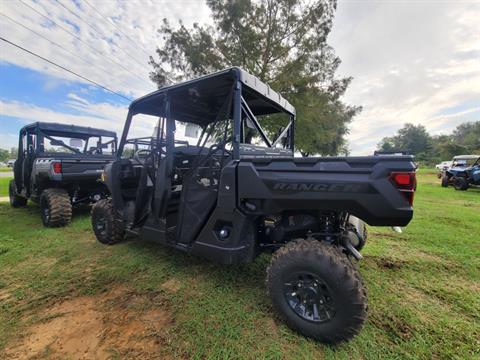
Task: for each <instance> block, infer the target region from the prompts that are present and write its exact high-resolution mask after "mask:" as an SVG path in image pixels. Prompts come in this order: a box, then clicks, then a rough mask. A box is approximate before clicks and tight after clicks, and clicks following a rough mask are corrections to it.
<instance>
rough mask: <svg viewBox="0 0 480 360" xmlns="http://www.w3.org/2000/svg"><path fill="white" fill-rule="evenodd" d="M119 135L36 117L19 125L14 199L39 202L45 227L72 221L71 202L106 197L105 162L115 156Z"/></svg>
mask: <svg viewBox="0 0 480 360" xmlns="http://www.w3.org/2000/svg"><path fill="white" fill-rule="evenodd" d="M116 150H117V135H116V133H115V132H113V131H107V130H102V129H95V128H90V127H83V126H74V125H65V124H56V123H44V122H36V123H33V124H30V125H27V126H25V127H23V128H22V129H21V130H20V136H19V143H18V157H17V160H16V161H15V164H14V170H13V172H14V179H13V180H11V182H10V186H9V195H10V204H11V205H12V206H13V207H20V206H25V205H27V201H28V199H32V200H34V201H38V202H39V205H40V212H41V216H42V221H43V224H44V225H45V226H49V227H57V226H64V225H66V224H68V223H69V222H70V220H71V218H72V206H75V205H78V204H83V203H93V202H95V201H98V200H100V199H101V198H104V197H105V195H106V191H107V189H106V187H105V185H103V184H102V183H101V182H99V181H98V180H99V178H100V174H101V173H102V170H103V167H104V166H105V164H107V163H108V162H110V161H112V160H113V159H114V155H115V153H116Z"/></svg>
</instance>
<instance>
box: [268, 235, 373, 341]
mask: <svg viewBox="0 0 480 360" xmlns="http://www.w3.org/2000/svg"><path fill="white" fill-rule="evenodd" d="M267 290H268V293H269V295H270V297H271V299H272V302H273V306H274V308H275V310H276V311H277V312H278V314H279V316H280V317H281V318H282V319H283V320H284V321H285V322H286V324H287V325H288V326H289V327H290V328H291V329H293V330H295V331H298V332H300V333H302V334H303V335H305V336H308V337H312V338H314V339H317V340H320V341H322V342H325V343H331V344H335V343H339V342H342V341H347V340H350V339H351V338H353V337H354V336H355V335H356V334H358V332H359V331H360V329H361V328H362V325H363V323H364V321H365V319H366V316H367V296H366V291H365V289H364V287H363V284H362V281H361V278H360V274H359V273H358V271H357V270H356V269H355V267H354V265H353V264H352V263H351V262H350V261H349V260H348V258H347V256H346V255H345V254H343V253H342V251H341V250H340V249H339V248H337V247H335V246H333V245H329V244H326V243H322V242H319V241H317V240H313V239H311V240H304V239H301V240H295V241H292V242H290V243H288V244H287V245H285V246H284V247H283V248H281V249H279V250H278V251H277V252H276V253H275V254H274V255H273V258H272V261H271V264H270V266H269V267H268V269H267Z"/></svg>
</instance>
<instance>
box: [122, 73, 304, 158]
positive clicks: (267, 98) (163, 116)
mask: <svg viewBox="0 0 480 360" xmlns="http://www.w3.org/2000/svg"><path fill="white" fill-rule="evenodd" d="M225 106H226V107H228V111H227V113H225ZM222 112H223V114H222ZM278 113H285V114H288V116H289V122H288V124H287V125H286V126H285V127H284V128H283V129H282V131H281V132H280V133H279V134H278V135H277V136H276V137H275V139H273V140H270V139H269V137H268V136H267V134H266V132H265V131H264V129H263V128H262V126H261V125H260V122H259V121H258V119H257V116H259V115H266V114H278ZM137 114H145V115H153V116H156V117H158V118H159V119H160V122H161V123H165V124H164V125H163V126H159V128H162V134H160V133H159V134H157V135H158V137H157V138H158V139H159V141H160V142H161V141H162V135H163V134H164V133H165V136H164V137H163V140H164V141H165V144H164V145H165V146H166V151H167V152H169V151H172V150H173V146H174V142H175V140H174V133H175V130H176V125H175V120H180V121H182V122H185V123H192V124H195V125H198V126H200V127H201V128H202V136H201V138H200V139H199V143H200V140H201V139H202V138H203V136H204V135H208V127H209V125H211V124H212V123H215V122H218V121H220V120H226V119H229V120H232V121H233V129H232V130H233V134H232V139H231V143H232V149H233V159H234V160H239V159H240V157H241V155H242V154H241V152H242V151H241V146H242V144H245V138H246V136H245V130H244V129H245V126H249V127H251V126H253V127H254V128H255V130H256V131H257V132H258V134H259V136H260V138H261V140H262V141H263V143H264V144H265V145H266V146H265V147H266V148H269V149H275V147H276V146H278V145H279V143H280V141H281V140H282V139H286V140H284V141H283V144H282V145H283V147H284V149H287V150H289V151H288V152H287V153H286V152H279V153H281V156H282V155H283V156H285V155H286V154H288V155H293V151H294V127H295V109H294V108H293V106H292V105H291V104H289V103H288V101H286V100H285V99H284V98H283V97H282V96H281V95H279V94H278V93H276V92H275V91H273V90H272V89H271V88H270V87H268V85H266V84H264V83H262V82H261V81H260V80H258V79H257V78H255V77H254V76H252V75H250V74H248V73H247V72H245V71H244V70H242V69H240V68H230V69H227V70H223V71H220V72H217V73H214V74H210V75H206V76H203V77H200V78H198V79H194V80H191V81H187V82H184V83H180V84H177V85H172V86H167V87H164V88H161V89H160V90H157V91H155V92H153V93H151V94H149V95H146V96H144V97H141V98H139V99H137V100H135V101H134V102H132V104H131V105H130V107H129V112H128V115H127V119H126V122H125V127H124V130H123V133H122V137H121V140H120V144H119V149H118V153H117V157H118V158H121V157H122V154H123V151H124V148H125V145H126V144H127V143H132V141H133V140H134V139H127V137H128V132H129V129H130V126H131V124H132V118H133V117H134V116H135V115H137ZM219 115H224V116H226V119H219ZM247 123H248V124H247ZM140 139H142V140H143V142H145V141H146V139H147V138H137V140H138V141H141V140H140ZM197 145H199V144H197ZM244 155H245V156H248V155H247V154H244Z"/></svg>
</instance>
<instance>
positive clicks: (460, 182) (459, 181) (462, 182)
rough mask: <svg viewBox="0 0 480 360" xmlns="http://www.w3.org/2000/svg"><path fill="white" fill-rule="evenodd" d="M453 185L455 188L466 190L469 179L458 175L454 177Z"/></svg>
mask: <svg viewBox="0 0 480 360" xmlns="http://www.w3.org/2000/svg"><path fill="white" fill-rule="evenodd" d="M453 187H454V188H455V190H461V191H465V190H467V189H468V181H467V179H466V178H464V177H462V176H459V177H456V178H454V179H453Z"/></svg>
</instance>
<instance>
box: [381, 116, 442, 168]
mask: <svg viewBox="0 0 480 360" xmlns="http://www.w3.org/2000/svg"><path fill="white" fill-rule="evenodd" d="M378 147H379V149H380V150H383V151H407V152H408V153H409V154H412V155H416V156H417V158H419V159H420V160H424V159H427V158H429V157H430V156H431V154H432V150H433V143H432V137H431V136H430V134H429V133H428V132H427V129H426V128H425V126H423V125H420V124H419V125H417V126H415V125H413V124H405V125H404V126H403V128H401V129H400V130H398V132H397V134H396V135H394V136H392V137H385V138H383V139H382V140H381V142H380V143H379V145H378Z"/></svg>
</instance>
